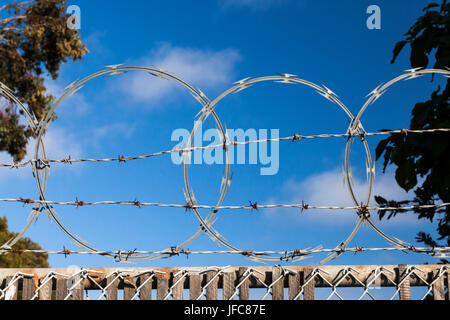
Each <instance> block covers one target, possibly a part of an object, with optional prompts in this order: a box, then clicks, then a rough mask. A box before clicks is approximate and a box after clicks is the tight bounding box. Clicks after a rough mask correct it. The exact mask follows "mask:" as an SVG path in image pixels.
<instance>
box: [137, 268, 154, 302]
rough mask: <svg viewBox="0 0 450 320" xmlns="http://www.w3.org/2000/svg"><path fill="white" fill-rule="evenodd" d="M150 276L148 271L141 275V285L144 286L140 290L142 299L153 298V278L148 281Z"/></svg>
mask: <svg viewBox="0 0 450 320" xmlns="http://www.w3.org/2000/svg"><path fill="white" fill-rule="evenodd" d="M148 278H150V275H149V274H148V273H146V274H143V275H141V276H139V286H142V287H141V289H140V290H139V299H140V300H152V285H153V279H150V280H148V281H147V279H148ZM146 281H147V282H146ZM142 284H144V285H142Z"/></svg>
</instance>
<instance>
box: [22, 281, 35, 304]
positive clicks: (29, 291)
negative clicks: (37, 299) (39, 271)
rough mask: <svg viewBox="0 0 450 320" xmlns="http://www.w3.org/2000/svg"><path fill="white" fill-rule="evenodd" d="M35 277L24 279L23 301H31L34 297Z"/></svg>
mask: <svg viewBox="0 0 450 320" xmlns="http://www.w3.org/2000/svg"><path fill="white" fill-rule="evenodd" d="M34 290H35V280H34V277H24V278H23V282H22V300H30V299H31V298H32V297H33V295H34Z"/></svg>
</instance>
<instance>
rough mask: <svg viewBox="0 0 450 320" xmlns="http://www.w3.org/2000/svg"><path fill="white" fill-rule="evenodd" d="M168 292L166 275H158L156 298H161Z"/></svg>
mask: <svg viewBox="0 0 450 320" xmlns="http://www.w3.org/2000/svg"><path fill="white" fill-rule="evenodd" d="M168 293H169V279H167V278H166V277H162V276H161V277H158V278H157V280H156V298H157V299H158V300H163V299H164V298H165V297H166V296H167V294H168Z"/></svg>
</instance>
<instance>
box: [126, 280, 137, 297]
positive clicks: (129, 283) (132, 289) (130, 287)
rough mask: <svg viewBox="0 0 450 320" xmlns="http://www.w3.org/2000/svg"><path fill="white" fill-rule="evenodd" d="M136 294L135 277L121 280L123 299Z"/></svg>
mask: <svg viewBox="0 0 450 320" xmlns="http://www.w3.org/2000/svg"><path fill="white" fill-rule="evenodd" d="M135 294H136V279H135V278H131V277H128V278H125V279H124V280H123V300H131V299H132V298H133V297H134V295H135Z"/></svg>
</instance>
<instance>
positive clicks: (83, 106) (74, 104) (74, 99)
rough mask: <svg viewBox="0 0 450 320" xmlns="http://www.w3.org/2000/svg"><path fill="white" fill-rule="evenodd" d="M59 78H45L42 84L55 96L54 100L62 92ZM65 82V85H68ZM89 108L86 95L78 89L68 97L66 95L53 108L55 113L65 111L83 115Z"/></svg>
mask: <svg viewBox="0 0 450 320" xmlns="http://www.w3.org/2000/svg"><path fill="white" fill-rule="evenodd" d="M61 83H62V81H61V80H58V81H55V80H51V79H49V78H47V79H45V82H44V85H45V88H46V89H47V92H48V93H50V94H52V95H53V96H54V97H55V101H56V100H58V98H59V97H60V96H61V95H62V94H63V90H64V87H63V86H61V85H60V84H61ZM69 83H70V82H69ZM69 83H67V84H66V85H68V84H69ZM89 110H90V106H89V103H88V102H87V99H86V97H85V96H84V95H83V94H82V93H80V91H78V92H76V93H74V94H73V95H72V96H70V97H66V99H64V100H63V101H62V103H61V104H60V105H58V107H57V108H56V110H55V113H56V115H58V114H64V113H65V112H67V113H68V114H70V115H71V116H74V115H76V116H85V115H86V114H87V113H88V112H89Z"/></svg>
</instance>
